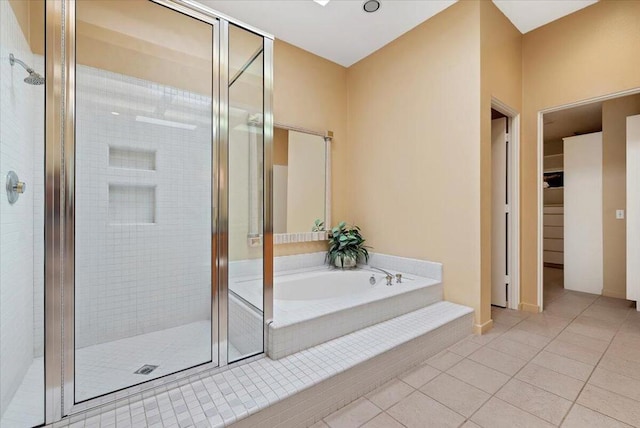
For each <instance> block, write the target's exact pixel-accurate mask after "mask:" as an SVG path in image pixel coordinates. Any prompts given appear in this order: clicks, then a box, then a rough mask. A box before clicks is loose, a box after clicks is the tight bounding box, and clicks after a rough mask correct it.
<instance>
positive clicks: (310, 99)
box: [273, 40, 366, 256]
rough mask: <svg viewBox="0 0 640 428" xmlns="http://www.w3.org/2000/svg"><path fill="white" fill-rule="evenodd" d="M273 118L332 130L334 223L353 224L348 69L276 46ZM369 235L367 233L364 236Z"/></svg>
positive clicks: (316, 246)
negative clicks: (348, 167)
mask: <svg viewBox="0 0 640 428" xmlns="http://www.w3.org/2000/svg"><path fill="white" fill-rule="evenodd" d="M273 110H274V112H273V115H274V119H275V121H276V122H278V123H282V124H286V125H291V126H296V127H301V128H306V129H313V130H318V131H322V130H331V131H333V132H334V139H333V143H332V145H331V147H332V150H331V155H332V156H331V165H332V195H333V198H332V218H333V223H337V222H339V221H340V220H342V219H346V220H349V218H350V217H349V212H348V207H351V206H352V203H351V202H350V201H349V199H348V198H349V193H348V191H343V189H344V187H345V184H344V183H345V182H346V181H348V178H347V175H346V165H347V161H348V158H347V148H348V144H347V69H346V68H344V67H342V66H340V65H338V64H336V63H333V62H331V61H328V60H326V59H323V58H320V57H318V56H316V55H313V54H311V53H309V52H307V51H304V50H302V49H300V48H297V47H295V46H292V45H290V44H288V43H286V42H283V41H281V40H276V42H275V46H274V94H273ZM364 232H365V233H366V231H364ZM326 250H327V244H326V242H325V241H322V242H310V243H304V244H287V245H277V246H275V248H274V253H275V255H276V256H281V255H290V254H297V253H309V252H315V251H326Z"/></svg>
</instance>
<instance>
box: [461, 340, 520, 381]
mask: <svg viewBox="0 0 640 428" xmlns="http://www.w3.org/2000/svg"><path fill="white" fill-rule="evenodd" d="M468 358H469V359H470V360H473V361H475V362H476V363H480V364H482V365H485V366H487V367H491V368H492V369H495V370H498V371H499V372H502V373H504V374H506V375H509V376H513V375H514V374H516V373H517V372H518V370H520V369H521V368H522V367H524V366H525V364H527V360H523V359H521V358H517V357H514V356H511V355H508V354H505V353H503V352H500V351H496V350H495V349H491V348H489V347H484V348H480V349H478V350H477V351H476V352H474V353H473V354H471V355H469V357H468Z"/></svg>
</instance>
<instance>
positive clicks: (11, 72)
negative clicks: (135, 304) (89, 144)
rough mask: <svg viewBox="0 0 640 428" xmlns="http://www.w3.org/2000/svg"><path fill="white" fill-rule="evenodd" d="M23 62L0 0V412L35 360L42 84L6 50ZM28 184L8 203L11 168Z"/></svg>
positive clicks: (27, 56) (26, 56) (20, 41)
mask: <svg viewBox="0 0 640 428" xmlns="http://www.w3.org/2000/svg"><path fill="white" fill-rule="evenodd" d="M10 53H13V54H14V55H15V56H16V57H17V58H20V59H22V60H24V61H25V62H32V61H33V54H32V53H31V50H30V49H29V45H28V44H27V41H26V39H25V38H24V35H23V33H22V31H21V29H20V27H19V25H18V22H17V20H16V17H15V15H14V13H13V10H12V8H11V6H10V4H9V2H6V1H0V94H1V96H0V240H1V242H2V248H1V250H0V373H1V375H2V382H0V414H1V413H3V412H4V410H5V409H6V407H7V405H8V404H9V402H10V400H11V398H12V397H13V394H14V393H15V391H16V389H17V388H18V386H19V385H20V383H21V381H22V378H23V376H24V375H25V373H26V371H27V369H28V367H29V365H30V364H31V361H32V360H33V348H34V346H33V320H34V317H33V289H34V282H33V280H34V275H33V271H34V255H33V244H34V238H33V225H34V217H33V212H34V207H33V198H34V194H33V193H32V192H31V189H32V187H31V186H32V185H33V183H34V175H33V166H34V165H33V159H34V141H33V138H34V131H33V129H34V126H35V124H34V121H37V120H38V119H39V118H38V116H36V112H37V111H34V103H35V99H36V97H37V96H38V94H39V93H40V94H43V91H44V88H43V87H42V86H31V85H28V84H26V83H24V82H23V79H24V77H25V76H26V73H25V71H24V70H23V69H22V68H21V67H20V66H13V67H12V66H11V65H10V64H9V54H10ZM12 170H13V171H15V172H16V173H17V174H18V176H19V177H20V180H22V181H24V182H26V183H27V193H25V194H23V195H21V197H20V199H19V200H18V201H17V202H16V203H15V204H14V205H10V204H9V202H8V200H7V195H6V190H5V183H6V176H7V173H8V172H9V171H12Z"/></svg>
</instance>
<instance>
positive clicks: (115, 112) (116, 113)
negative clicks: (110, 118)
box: [111, 111, 120, 116]
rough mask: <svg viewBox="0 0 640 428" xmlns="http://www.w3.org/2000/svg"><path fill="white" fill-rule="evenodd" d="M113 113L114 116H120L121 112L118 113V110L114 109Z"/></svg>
mask: <svg viewBox="0 0 640 428" xmlns="http://www.w3.org/2000/svg"><path fill="white" fill-rule="evenodd" d="M111 114H112V115H114V116H120V113H118V112H117V111H112V112H111Z"/></svg>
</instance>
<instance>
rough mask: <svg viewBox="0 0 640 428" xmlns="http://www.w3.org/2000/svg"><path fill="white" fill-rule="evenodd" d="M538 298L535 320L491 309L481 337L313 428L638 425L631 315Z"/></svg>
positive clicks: (597, 301)
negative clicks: (489, 326) (541, 308)
mask: <svg viewBox="0 0 640 428" xmlns="http://www.w3.org/2000/svg"><path fill="white" fill-rule="evenodd" d="M552 273H553V272H552ZM556 279H557V278H556ZM545 298H548V300H546V301H547V306H546V310H545V312H544V313H541V314H528V313H524V312H518V311H512V310H508V309H499V308H494V309H493V311H492V312H493V319H494V321H495V327H494V328H493V330H491V331H490V332H489V333H488V334H486V335H483V336H470V337H468V338H467V339H465V340H463V341H461V342H459V343H457V344H456V345H454V346H452V347H450V348H449V349H448V350H445V351H443V352H441V353H440V354H438V355H436V356H434V357H432V358H430V359H429V360H427V361H425V362H424V364H423V365H421V366H420V367H418V368H417V369H414V370H413V371H411V372H409V373H407V374H405V375H403V376H401V377H398V378H395V379H393V380H391V381H390V382H388V383H387V384H385V385H383V386H382V387H380V388H378V389H377V390H375V391H373V392H371V393H370V394H368V395H366V396H365V397H361V398H359V399H358V400H356V401H355V402H353V403H351V404H349V405H347V406H346V407H344V408H342V409H340V410H338V411H337V412H335V413H333V414H332V415H329V416H328V417H326V418H324V420H323V421H320V422H318V423H317V424H315V425H314V427H313V428H327V427H331V428H348V427H363V428H376V427H380V428H382V427H384V428H395V427H408V428H411V427H460V426H462V427H465V428H470V427H484V428H500V427H509V428H511V427H552V426H562V427H576V428H586V427H598V428H601V427H629V426H635V427H640V312H637V311H636V310H635V308H634V307H633V306H632V304H631V303H630V302H628V301H624V300H618V299H612V298H607V297H598V296H594V295H589V294H584V293H576V292H572V291H567V290H564V289H563V288H562V287H561V286H560V287H559V289H558V287H555V289H554V290H551V292H550V293H548V294H547V293H545Z"/></svg>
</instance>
